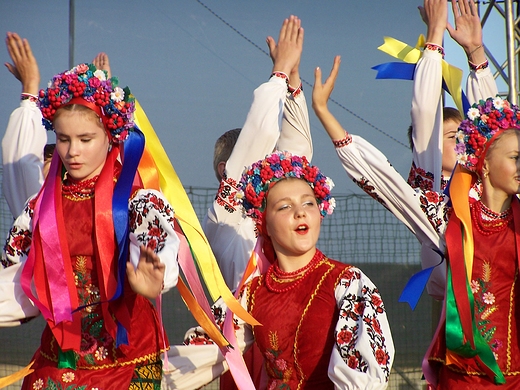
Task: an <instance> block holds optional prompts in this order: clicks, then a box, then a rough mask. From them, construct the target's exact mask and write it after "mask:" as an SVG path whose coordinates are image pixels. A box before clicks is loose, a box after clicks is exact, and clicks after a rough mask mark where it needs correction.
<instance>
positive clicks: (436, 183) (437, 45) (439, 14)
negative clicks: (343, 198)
mask: <svg viewBox="0 0 520 390" xmlns="http://www.w3.org/2000/svg"><path fill="white" fill-rule="evenodd" d="M419 10H420V12H421V16H422V18H423V20H424V22H425V23H426V25H427V35H426V44H425V47H424V51H423V55H422V57H421V58H420V59H419V61H418V62H417V66H416V67H415V74H414V82H413V95H412V106H411V118H412V143H413V148H412V156H413V157H412V159H413V166H412V170H411V172H410V180H409V184H410V185H411V186H412V187H418V188H421V189H423V190H434V191H440V190H441V177H442V176H441V175H442V172H443V166H442V157H443V141H444V140H443V128H444V120H443V102H442V59H443V57H444V49H443V47H442V45H443V36H444V31H445V30H446V25H447V23H448V3H447V0H425V1H424V7H419ZM446 171H447V174H448V176H449V174H450V173H451V169H450V168H448V169H447V170H446Z"/></svg>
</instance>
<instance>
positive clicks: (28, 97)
mask: <svg viewBox="0 0 520 390" xmlns="http://www.w3.org/2000/svg"><path fill="white" fill-rule="evenodd" d="M20 100H29V101H30V102H33V103H36V102H37V101H38V96H36V95H33V94H32V93H26V92H22V94H21V95H20Z"/></svg>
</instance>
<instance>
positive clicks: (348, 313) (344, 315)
mask: <svg viewBox="0 0 520 390" xmlns="http://www.w3.org/2000/svg"><path fill="white" fill-rule="evenodd" d="M360 278H361V273H360V271H359V270H356V269H355V268H353V269H352V268H351V269H348V270H347V271H346V273H345V277H344V278H343V279H342V280H341V282H340V284H341V286H343V287H344V288H345V289H348V287H349V286H350V285H351V284H352V283H354V282H356V281H359V280H360ZM359 289H360V291H361V294H356V293H355V292H352V293H347V294H345V295H344V296H343V297H342V299H341V301H340V302H339V304H340V313H339V314H340V319H339V321H338V327H337V328H336V329H337V330H336V334H335V337H336V347H337V348H338V350H339V353H340V355H341V357H342V358H343V360H344V361H345V363H346V364H347V365H348V366H349V367H350V368H352V369H354V370H357V371H359V372H367V371H368V361H367V360H366V358H364V357H363V355H362V354H361V352H360V350H358V349H357V348H356V345H357V343H358V339H359V337H360V333H361V332H365V334H366V335H367V336H368V338H369V343H370V349H371V351H372V353H373V354H374V358H375V360H376V362H377V364H378V365H379V366H380V368H381V370H382V371H383V372H384V373H385V375H386V380H387V381H388V378H389V376H390V354H389V352H388V350H387V347H386V339H385V336H384V335H383V332H382V330H381V323H380V321H379V316H380V315H382V314H384V313H385V308H384V305H383V300H382V299H381V295H380V294H379V291H378V289H377V288H376V287H369V286H367V285H362V286H360V287H359ZM361 325H363V330H361V329H360V328H361Z"/></svg>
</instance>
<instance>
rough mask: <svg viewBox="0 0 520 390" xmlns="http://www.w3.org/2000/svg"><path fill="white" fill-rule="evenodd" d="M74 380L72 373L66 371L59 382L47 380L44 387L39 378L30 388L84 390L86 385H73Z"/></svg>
mask: <svg viewBox="0 0 520 390" xmlns="http://www.w3.org/2000/svg"><path fill="white" fill-rule="evenodd" d="M75 379H76V375H75V374H74V373H73V372H72V371H67V372H65V373H63V374H62V376H61V382H55V381H53V380H52V379H51V378H47V382H46V383H45V387H44V381H43V379H41V378H38V379H37V380H36V381H34V383H33V385H32V388H33V390H42V389H44V388H45V389H48V390H86V389H87V385H82V386H79V385H77V384H74V383H72V382H74V380H75Z"/></svg>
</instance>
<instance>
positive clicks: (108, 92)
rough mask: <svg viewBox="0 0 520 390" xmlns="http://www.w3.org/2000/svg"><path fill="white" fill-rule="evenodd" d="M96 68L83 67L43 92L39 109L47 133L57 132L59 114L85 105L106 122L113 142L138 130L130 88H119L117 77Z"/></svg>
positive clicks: (54, 80) (57, 79) (61, 75)
mask: <svg viewBox="0 0 520 390" xmlns="http://www.w3.org/2000/svg"><path fill="white" fill-rule="evenodd" d="M107 75H108V74H107V72H106V71H104V70H101V69H97V68H96V67H95V66H94V65H93V64H80V65H77V66H75V67H74V68H72V69H71V70H67V71H65V72H63V73H59V74H57V75H55V76H54V77H53V78H52V80H51V81H50V83H49V86H48V88H47V89H42V90H40V93H39V99H38V106H39V107H40V110H41V112H42V115H43V124H44V126H45V128H46V129H47V130H54V127H53V123H52V122H53V120H54V114H55V113H56V110H57V109H58V108H60V107H62V106H64V105H68V104H81V105H84V106H86V107H88V108H90V109H92V110H93V111H95V112H96V113H97V114H98V116H99V117H100V118H101V119H102V121H103V125H104V127H105V129H106V131H107V133H108V134H109V136H110V139H111V140H112V141H113V142H115V143H119V142H122V141H124V140H125V139H126V137H127V136H128V131H130V130H131V129H132V128H133V127H134V118H133V113H134V111H135V99H134V97H133V95H132V94H131V93H130V89H129V88H128V87H125V88H121V87H119V86H118V79H117V78H116V77H112V78H110V79H109V78H108V77H107Z"/></svg>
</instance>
